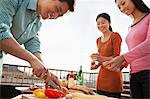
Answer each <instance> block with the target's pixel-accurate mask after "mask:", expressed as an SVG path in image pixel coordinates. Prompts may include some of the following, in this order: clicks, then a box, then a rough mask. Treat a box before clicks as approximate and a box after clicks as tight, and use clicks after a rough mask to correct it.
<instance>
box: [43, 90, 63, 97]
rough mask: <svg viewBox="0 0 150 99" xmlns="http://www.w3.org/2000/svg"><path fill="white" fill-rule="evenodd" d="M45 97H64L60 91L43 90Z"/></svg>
mask: <svg viewBox="0 0 150 99" xmlns="http://www.w3.org/2000/svg"><path fill="white" fill-rule="evenodd" d="M45 95H46V96H47V97H48V98H61V97H64V96H65V95H64V93H63V92H62V91H58V90H57V89H49V88H48V89H45Z"/></svg>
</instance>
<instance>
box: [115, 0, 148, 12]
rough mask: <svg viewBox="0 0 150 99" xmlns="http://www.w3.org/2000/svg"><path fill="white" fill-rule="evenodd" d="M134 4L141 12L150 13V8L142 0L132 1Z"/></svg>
mask: <svg viewBox="0 0 150 99" xmlns="http://www.w3.org/2000/svg"><path fill="white" fill-rule="evenodd" d="M115 2H116V0H115ZM132 2H133V3H134V5H135V7H136V8H137V9H139V10H140V11H141V12H150V8H149V7H148V6H147V5H146V4H145V3H144V2H143V1H142V0H132Z"/></svg>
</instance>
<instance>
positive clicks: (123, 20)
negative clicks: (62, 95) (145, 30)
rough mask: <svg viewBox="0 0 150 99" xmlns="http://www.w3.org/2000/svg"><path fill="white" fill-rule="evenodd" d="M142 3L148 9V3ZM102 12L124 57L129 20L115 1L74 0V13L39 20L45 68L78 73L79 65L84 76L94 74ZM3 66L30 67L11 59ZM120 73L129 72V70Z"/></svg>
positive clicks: (25, 63)
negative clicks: (92, 66) (98, 19)
mask: <svg viewBox="0 0 150 99" xmlns="http://www.w3.org/2000/svg"><path fill="white" fill-rule="evenodd" d="M143 1H144V2H146V4H147V5H148V6H149V7H150V0H143ZM103 12H106V13H108V14H109V15H110V17H111V25H112V28H113V31H115V32H118V33H119V34H120V35H121V37H122V39H123V42H122V46H121V54H123V53H126V52H127V50H128V48H127V45H126V43H125V37H126V35H127V33H128V27H129V26H130V24H131V23H132V19H131V18H130V17H128V16H126V15H124V14H122V13H121V12H120V11H119V10H118V8H117V6H116V4H115V2H114V0H76V5H75V12H73V13H72V12H69V13H67V14H66V15H64V16H63V17H60V18H58V19H56V20H42V27H41V29H40V31H39V36H40V40H41V52H42V55H43V57H42V58H43V61H44V64H45V65H46V67H47V68H52V69H63V70H74V71H78V70H79V67H80V65H82V66H83V71H84V72H97V71H98V70H94V71H91V70H90V63H91V59H90V55H91V54H92V53H94V52H97V48H96V39H97V38H98V37H100V36H101V35H102V33H101V32H100V31H99V30H98V29H97V26H96V21H95V20H96V17H97V15H98V14H99V13H103ZM4 63H7V64H16V65H27V66H28V65H29V64H28V63H27V62H25V61H23V60H20V59H18V58H16V57H13V56H11V55H6V56H5V57H4ZM123 71H129V67H128V68H127V69H123Z"/></svg>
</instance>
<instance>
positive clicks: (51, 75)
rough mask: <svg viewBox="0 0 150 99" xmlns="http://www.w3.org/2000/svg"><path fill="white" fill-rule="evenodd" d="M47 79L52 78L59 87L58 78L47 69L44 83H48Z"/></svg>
mask: <svg viewBox="0 0 150 99" xmlns="http://www.w3.org/2000/svg"><path fill="white" fill-rule="evenodd" d="M49 80H52V81H53V82H54V83H55V84H56V85H57V86H59V87H61V85H60V80H59V79H58V77H57V76H55V75H54V74H52V73H51V72H49V71H48V72H47V76H46V79H45V83H46V85H48V81H49Z"/></svg>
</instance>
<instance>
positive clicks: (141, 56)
mask: <svg viewBox="0 0 150 99" xmlns="http://www.w3.org/2000/svg"><path fill="white" fill-rule="evenodd" d="M115 2H116V4H117V6H118V8H119V9H120V11H121V12H122V13H124V14H126V15H127V16H131V17H132V18H133V23H132V25H131V26H130V28H129V33H128V35H127V37H126V43H127V45H128V49H129V51H128V52H127V53H125V54H123V55H121V56H117V57H115V58H113V59H112V60H109V61H107V62H104V63H103V65H104V66H106V68H108V69H110V70H112V71H118V70H120V68H121V66H122V63H124V62H126V63H128V64H130V69H131V72H130V73H131V78H130V87H131V94H132V98H146V99H149V98H150V9H149V8H148V6H146V5H145V4H144V2H143V1H142V0H116V1H115ZM110 65H111V66H110Z"/></svg>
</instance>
